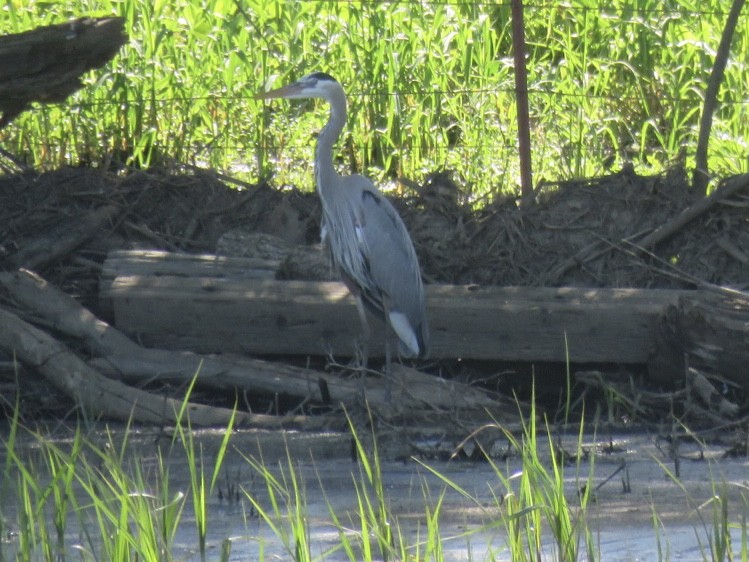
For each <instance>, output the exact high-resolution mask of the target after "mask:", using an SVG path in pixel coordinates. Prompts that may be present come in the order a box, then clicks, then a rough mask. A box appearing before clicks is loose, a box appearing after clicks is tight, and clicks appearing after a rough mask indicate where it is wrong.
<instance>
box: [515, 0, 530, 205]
mask: <svg viewBox="0 0 749 562" xmlns="http://www.w3.org/2000/svg"><path fill="white" fill-rule="evenodd" d="M512 48H513V50H514V57H515V96H516V99H517V107H518V148H519V151H520V155H519V156H520V194H521V202H522V204H523V205H527V204H529V203H531V201H532V200H533V172H532V170H533V168H532V165H531V132H530V115H529V112H528V71H527V69H526V67H525V24H524V22H523V0H512Z"/></svg>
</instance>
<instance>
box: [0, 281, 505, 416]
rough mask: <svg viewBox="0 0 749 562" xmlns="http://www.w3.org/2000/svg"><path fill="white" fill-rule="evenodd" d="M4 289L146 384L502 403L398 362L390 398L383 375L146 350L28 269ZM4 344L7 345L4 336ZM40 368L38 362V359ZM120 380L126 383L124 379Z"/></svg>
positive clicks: (437, 405) (438, 406) (41, 320)
mask: <svg viewBox="0 0 749 562" xmlns="http://www.w3.org/2000/svg"><path fill="white" fill-rule="evenodd" d="M0 287H2V288H3V289H4V292H5V293H6V294H7V295H8V297H9V298H10V300H12V301H13V302H14V303H16V306H17V307H19V308H20V309H22V310H25V311H26V312H27V313H28V314H29V315H30V316H32V317H33V318H34V321H35V323H37V324H38V325H42V326H49V327H50V328H54V329H55V331H57V332H59V333H63V334H65V335H67V336H69V337H73V338H76V339H79V340H81V341H82V343H83V344H84V345H85V346H86V347H87V348H88V349H90V350H91V352H92V354H93V355H94V358H93V359H92V360H90V361H88V366H89V367H93V368H95V369H96V370H97V371H98V372H102V373H105V374H107V375H109V376H113V377H117V378H121V379H125V380H128V381H131V382H139V383H142V382H144V381H148V380H162V381H170V382H176V383H182V384H184V383H187V382H189V381H190V380H192V378H193V377H194V376H196V374H197V382H198V384H201V385H206V386H210V387H213V388H236V389H238V390H241V391H250V392H256V393H264V394H284V395H287V396H292V397H297V398H298V399H299V400H300V402H301V401H312V402H315V403H318V404H326V403H327V404H328V405H331V406H337V405H341V404H342V405H344V406H347V407H352V406H355V405H358V404H361V399H362V397H361V392H362V388H364V389H365V395H366V399H367V401H368V403H369V405H370V407H372V408H373V409H375V410H376V411H377V412H378V414H383V415H385V416H386V417H389V416H396V415H400V413H401V411H402V410H403V409H419V408H422V409H426V408H432V409H433V411H439V410H446V409H450V410H455V409H460V408H464V409H473V410H480V411H485V410H486V409H489V410H492V409H496V408H497V407H498V404H497V402H496V401H495V400H494V399H492V398H491V397H489V396H487V395H486V394H485V393H483V392H481V391H479V390H477V389H474V388H471V387H469V386H466V385H463V384H460V383H453V382H446V381H442V380H440V379H437V378H435V377H432V376H429V375H425V374H423V373H420V372H418V371H415V370H413V369H407V368H405V367H401V366H394V373H393V374H394V377H393V378H394V383H395V386H394V389H393V396H394V397H395V400H394V402H393V404H392V405H391V404H390V403H389V402H388V401H387V400H386V399H385V392H384V384H383V381H382V379H381V377H369V378H367V379H366V381H365V382H364V383H362V382H361V381H360V380H356V379H353V380H352V379H342V378H340V377H336V376H334V375H330V374H328V373H321V372H317V371H313V370H310V369H301V368H296V367H292V366H286V365H278V364H274V363H270V362H267V361H261V360H256V359H251V358H247V357H238V356H229V355H221V356H218V357H207V356H200V355H196V354H193V353H187V352H175V351H167V350H159V349H146V348H143V347H141V346H139V345H137V344H135V343H133V342H132V341H131V340H130V339H128V338H127V337H126V336H124V335H123V334H122V333H121V332H119V331H118V330H116V329H115V328H113V327H112V326H110V325H108V324H107V323H106V322H103V321H101V320H99V319H98V318H96V317H95V316H94V315H93V314H91V313H90V312H89V311H88V310H86V309H85V308H83V307H82V306H81V305H80V304H79V303H78V302H77V301H75V300H74V299H73V298H72V297H69V296H68V295H66V294H64V293H62V292H61V291H59V290H58V289H56V288H54V287H53V286H51V285H49V284H48V283H46V282H45V281H44V280H43V279H41V278H39V277H38V276H36V275H34V274H32V273H30V272H27V271H17V272H13V273H0ZM0 345H3V344H2V342H0ZM33 365H34V366H36V363H34V364H33ZM118 384H121V383H118ZM268 419H269V418H265V417H257V418H249V419H247V420H246V421H247V423H251V424H254V425H262V426H266V422H268V423H270V422H269V421H268ZM273 423H275V424H276V425H277V426H278V425H284V426H285V427H289V426H293V427H303V428H305V429H319V428H320V427H322V426H323V425H325V424H329V421H326V420H315V419H314V418H306V419H305V418H304V417H303V416H300V417H297V418H290V419H281V420H276V421H274V422H273Z"/></svg>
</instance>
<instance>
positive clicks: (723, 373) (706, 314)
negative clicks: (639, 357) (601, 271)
mask: <svg viewBox="0 0 749 562" xmlns="http://www.w3.org/2000/svg"><path fill="white" fill-rule="evenodd" d="M655 339H656V351H655V353H654V354H653V356H652V357H651V359H650V361H649V364H648V368H649V371H650V374H651V376H653V377H654V378H655V379H656V380H660V381H664V382H674V381H682V380H684V378H685V376H686V374H687V373H688V371H689V369H697V370H699V371H701V372H703V373H708V374H711V375H715V376H719V377H723V378H725V379H727V380H729V381H731V382H733V383H735V384H737V385H739V386H741V387H742V388H743V389H745V390H749V370H747V365H749V297H748V296H747V295H746V294H745V293H740V292H738V291H737V292H724V293H711V292H707V291H699V292H695V293H694V294H693V295H683V296H681V297H680V298H679V300H678V303H677V304H675V305H670V306H668V307H667V308H666V309H665V311H664V313H663V314H662V316H661V318H660V320H659V322H658V323H657V327H656V336H655Z"/></svg>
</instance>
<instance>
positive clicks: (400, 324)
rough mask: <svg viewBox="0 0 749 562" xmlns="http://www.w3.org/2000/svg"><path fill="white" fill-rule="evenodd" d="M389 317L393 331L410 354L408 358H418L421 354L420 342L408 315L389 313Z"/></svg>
mask: <svg viewBox="0 0 749 562" xmlns="http://www.w3.org/2000/svg"><path fill="white" fill-rule="evenodd" d="M388 317H389V318H390V325H391V326H392V327H393V331H395V333H396V335H397V336H398V339H400V341H401V342H402V343H403V347H404V348H405V350H407V351H408V352H409V355H408V356H409V357H416V356H417V355H418V354H419V340H418V338H417V337H416V333H415V332H414V330H413V328H412V327H411V323H410V322H409V321H408V318H406V315H405V314H403V313H402V312H389V313H388Z"/></svg>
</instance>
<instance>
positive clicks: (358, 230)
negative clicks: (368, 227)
mask: <svg viewBox="0 0 749 562" xmlns="http://www.w3.org/2000/svg"><path fill="white" fill-rule="evenodd" d="M355 228H356V239H357V240H358V241H359V244H364V231H363V230H362V227H361V226H359V225H358V224H357V225H356V227H355Z"/></svg>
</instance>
